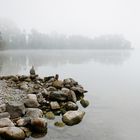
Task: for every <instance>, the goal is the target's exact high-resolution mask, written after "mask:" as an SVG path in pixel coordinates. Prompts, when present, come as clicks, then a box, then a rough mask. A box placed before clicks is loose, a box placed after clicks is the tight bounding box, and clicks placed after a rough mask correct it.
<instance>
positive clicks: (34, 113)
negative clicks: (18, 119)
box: [25, 108, 43, 118]
mask: <svg viewBox="0 0 140 140" xmlns="http://www.w3.org/2000/svg"><path fill="white" fill-rule="evenodd" d="M25 116H26V117H30V118H40V117H43V112H42V110H41V109H39V108H27V109H26V114H25Z"/></svg>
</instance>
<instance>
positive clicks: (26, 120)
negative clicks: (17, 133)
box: [16, 117, 31, 126]
mask: <svg viewBox="0 0 140 140" xmlns="http://www.w3.org/2000/svg"><path fill="white" fill-rule="evenodd" d="M30 123H31V118H30V117H25V118H21V119H19V120H17V121H16V124H17V126H26V125H28V124H30Z"/></svg>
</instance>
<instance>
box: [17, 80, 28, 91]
mask: <svg viewBox="0 0 140 140" xmlns="http://www.w3.org/2000/svg"><path fill="white" fill-rule="evenodd" d="M19 88H20V89H22V90H28V88H29V87H28V85H27V83H26V82H22V83H20V84H19Z"/></svg>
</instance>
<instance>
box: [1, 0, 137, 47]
mask: <svg viewBox="0 0 140 140" xmlns="http://www.w3.org/2000/svg"><path fill="white" fill-rule="evenodd" d="M0 17H6V18H10V19H12V20H13V21H14V22H16V23H17V25H18V26H19V27H20V28H25V29H27V30H29V29H31V28H36V29H37V30H39V31H41V32H47V33H51V32H58V33H62V34H82V35H85V36H90V37H94V36H97V35H102V34H123V35H124V36H125V37H126V38H127V39H129V40H130V41H132V44H133V45H137V47H138V46H139V44H140V43H139V37H140V1H139V0H0Z"/></svg>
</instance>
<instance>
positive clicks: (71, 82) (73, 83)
mask: <svg viewBox="0 0 140 140" xmlns="http://www.w3.org/2000/svg"><path fill="white" fill-rule="evenodd" d="M63 83H64V85H69V86H70V87H72V86H76V85H78V82H76V81H75V80H74V79H72V78H67V79H64V80H63Z"/></svg>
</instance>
